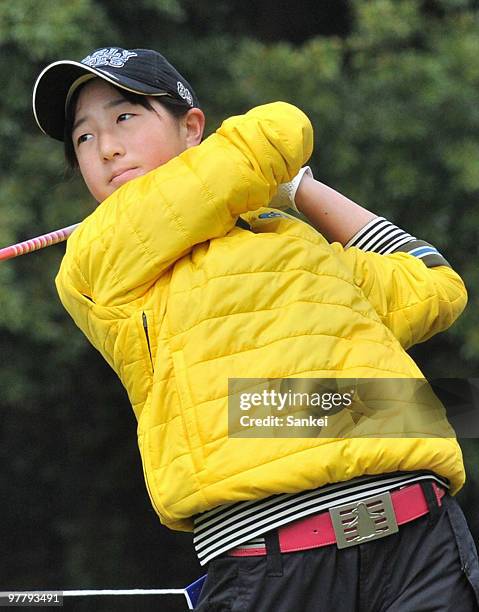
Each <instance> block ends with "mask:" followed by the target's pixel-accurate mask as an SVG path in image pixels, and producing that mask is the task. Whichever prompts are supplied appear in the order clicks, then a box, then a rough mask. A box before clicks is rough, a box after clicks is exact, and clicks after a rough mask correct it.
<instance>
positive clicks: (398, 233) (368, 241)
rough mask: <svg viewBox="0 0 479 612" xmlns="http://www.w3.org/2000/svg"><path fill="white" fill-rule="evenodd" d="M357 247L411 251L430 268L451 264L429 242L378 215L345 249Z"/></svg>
mask: <svg viewBox="0 0 479 612" xmlns="http://www.w3.org/2000/svg"><path fill="white" fill-rule="evenodd" d="M349 247H356V248H358V249H361V250H362V251H371V252H373V253H379V254H380V255H389V253H397V252H403V253H409V254H410V255H413V256H414V257H417V258H418V259H421V260H422V261H423V262H424V263H425V265H426V266H427V267H428V268H434V267H435V266H449V267H451V266H450V264H449V262H448V261H447V260H446V259H445V258H444V257H443V256H442V255H441V253H439V251H438V250H437V249H436V248H435V247H433V246H432V245H431V244H429V243H428V242H425V241H424V240H418V239H417V238H416V237H415V236H411V234H408V233H407V232H405V231H404V230H402V229H400V228H399V227H397V226H396V225H394V224H393V223H391V222H390V221H388V220H387V219H385V218H384V217H376V219H373V220H372V221H370V222H369V223H368V224H366V225H365V226H364V227H363V228H361V229H360V230H359V232H357V233H356V234H355V235H354V236H353V237H352V238H351V239H350V240H349V241H348V243H347V244H346V245H345V247H344V248H345V249H347V248H349Z"/></svg>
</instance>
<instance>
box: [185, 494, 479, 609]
mask: <svg viewBox="0 0 479 612" xmlns="http://www.w3.org/2000/svg"><path fill="white" fill-rule="evenodd" d="M196 610H197V611H198V612H206V611H210V612H213V611H214V612H226V611H231V612H240V611H242V612H246V611H247V612H301V611H303V610H304V611H307V612H309V611H310V610H311V611H318V612H333V611H334V612H336V611H337V610H339V611H341V612H343V611H344V612H380V611H386V610H387V611H389V612H426V611H428V612H445V611H446V610H447V611H454V612H472V611H477V610H479V563H478V557H477V551H476V547H475V545H474V542H473V540H472V536H471V534H470V531H469V528H468V526H467V524H466V521H465V519H464V515H463V513H462V510H461V509H460V507H459V505H458V504H457V502H456V501H455V500H454V499H453V498H451V497H449V496H448V495H446V496H445V497H444V499H443V504H442V506H441V507H440V508H439V509H438V510H437V511H436V512H435V513H433V514H430V515H427V516H424V517H421V518H419V519H416V520H415V521H412V522H411V523H408V524H406V525H402V526H401V527H399V532H398V533H395V534H392V535H389V536H387V537H384V538H382V539H380V540H374V541H371V542H368V543H365V544H360V545H358V546H354V547H351V548H346V549H343V550H339V549H338V548H337V547H336V546H335V545H331V546H324V547H322V548H316V549H312V550H306V551H303V552H293V553H284V554H280V555H274V554H273V555H271V554H269V555H268V556H263V557H226V556H222V557H219V558H217V559H214V560H213V561H211V562H210V564H209V566H208V577H207V579H206V582H205V584H204V586H203V590H202V592H201V596H200V600H199V603H198V606H197V608H196Z"/></svg>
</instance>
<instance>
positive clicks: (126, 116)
mask: <svg viewBox="0 0 479 612" xmlns="http://www.w3.org/2000/svg"><path fill="white" fill-rule="evenodd" d="M149 101H150V102H151V105H152V106H153V108H154V111H152V110H150V109H147V108H144V107H143V106H141V105H138V104H132V103H131V102H128V101H127V100H125V98H123V97H122V96H121V95H120V94H119V93H118V91H117V90H116V89H115V88H114V87H112V86H111V85H109V84H108V83H106V82H105V81H102V80H100V79H94V80H92V81H91V82H90V83H87V84H86V85H85V86H84V87H83V89H82V91H81V92H80V95H79V97H78V102H77V105H76V109H75V119H74V122H73V130H72V141H73V146H74V149H75V153H76V156H77V159H78V164H79V167H80V171H81V173H82V176H83V179H84V180H85V183H86V185H87V187H88V189H89V190H90V193H91V194H92V195H93V197H94V198H95V199H96V200H97V201H98V202H102V201H103V200H104V199H105V198H107V197H108V196H109V195H111V194H112V193H113V192H114V191H115V190H116V189H118V187H120V186H121V185H123V184H124V183H126V182H128V181H130V180H132V179H134V178H136V177H138V176H142V175H143V174H146V173H147V172H149V171H150V170H153V169H154V168H157V167H158V166H161V165H162V164H164V163H166V162H167V161H169V160H170V159H172V158H173V157H175V156H176V155H179V154H180V153H181V152H182V151H184V150H185V149H186V148H187V139H186V130H185V128H184V126H183V122H182V120H181V118H180V119H176V118H174V117H173V116H172V115H170V113H169V112H168V111H167V110H165V108H164V107H162V106H161V104H159V103H158V102H157V101H156V100H155V99H154V98H149Z"/></svg>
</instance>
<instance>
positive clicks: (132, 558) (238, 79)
mask: <svg viewBox="0 0 479 612" xmlns="http://www.w3.org/2000/svg"><path fill="white" fill-rule="evenodd" d="M478 18H479V14H478V7H477V3H476V2H473V1H467V0H425V1H424V2H418V1H412V0H400V1H394V0H364V1H360V0H349V1H347V0H337V1H334V0H325V1H318V0H304V1H303V2H302V3H300V4H299V5H298V4H294V3H291V2H285V1H284V0H281V1H278V0H261V1H257V2H250V3H246V2H241V1H240V0H225V1H223V2H217V1H216V2H213V1H211V0H136V1H135V2H131V0H129V1H128V2H127V1H126V0H71V1H70V2H60V3H56V2H51V1H50V0H17V1H16V2H9V3H6V2H5V3H1V4H0V51H1V52H0V74H2V75H3V78H2V88H1V90H0V109H1V113H0V160H1V163H0V176H1V181H0V212H1V219H2V223H1V224H0V244H1V245H7V244H11V243H14V242H18V241H19V240H21V239H25V238H27V237H31V236H35V235H38V234H40V233H43V232H46V231H49V230H51V229H56V228H59V227H63V226H65V225H70V224H72V223H75V222H77V221H80V220H81V219H82V218H84V217H85V216H86V215H87V214H88V213H89V212H90V211H91V210H92V209H93V206H94V204H93V202H92V201H91V198H90V197H89V196H88V194H87V193H86V190H85V189H84V187H83V185H82V184H81V181H80V180H79V179H78V178H65V176H64V170H63V168H64V164H63V160H62V150H61V146H60V145H56V144H55V143H53V142H52V141H50V140H49V139H47V138H45V137H43V136H42V135H41V134H40V133H39V131H38V130H37V128H36V126H35V124H34V120H33V117H32V113H31V106H30V105H31V90H32V86H33V83H34V80H35V77H36V76H37V74H38V73H39V71H40V70H41V69H42V68H43V67H44V66H45V65H46V64H47V63H49V62H50V61H54V60H56V59H61V58H71V59H81V58H82V57H84V56H85V55H87V54H88V53H89V52H90V51H91V50H92V49H94V48H96V47H101V46H105V45H118V46H123V47H151V48H156V49H158V50H159V51H161V52H163V53H164V54H165V55H166V56H167V57H168V58H169V59H170V60H171V61H172V62H173V63H174V64H176V65H177V66H178V68H179V69H180V70H181V71H182V72H184V73H185V75H187V76H188V78H189V80H190V81H191V82H192V83H193V84H194V86H195V88H196V90H197V93H198V95H199V97H200V100H201V102H202V106H203V108H204V110H205V111H206V114H207V117H208V124H207V127H208V131H209V132H211V131H213V130H214V129H215V128H216V127H217V126H218V124H219V123H220V122H221V120H222V119H224V118H226V117H227V116H229V115H231V114H235V113H239V112H243V111H245V110H247V109H248V108H250V107H252V106H254V105H256V104H260V103H264V102H267V101H271V100H274V99H284V100H288V101H290V102H293V103H295V104H297V105H298V106H300V107H301V108H303V109H304V110H305V112H306V113H307V114H308V115H309V116H310V117H311V119H312V121H313V123H314V125H315V130H316V149H315V153H314V156H313V159H312V166H313V168H314V171H315V174H316V176H317V177H318V178H320V180H323V181H325V182H327V183H329V184H331V185H332V186H333V187H336V188H338V189H339V190H341V191H342V192H343V193H346V194H347V195H349V196H350V197H352V198H353V199H355V200H357V201H359V202H361V203H363V204H365V205H366V206H369V207H370V208H371V209H373V210H375V211H377V212H378V213H380V214H383V215H385V216H387V217H388V218H390V219H392V220H394V221H396V222H397V223H398V224H399V225H401V226H402V227H404V228H406V229H408V230H410V231H411V232H413V233H415V234H416V235H418V236H421V237H424V238H425V239H429V240H430V241H431V242H433V243H434V244H436V245H437V246H438V247H439V248H440V249H442V250H443V251H444V252H445V253H446V254H447V257H448V259H449V260H450V261H451V263H452V264H453V265H454V266H455V267H456V268H457V269H458V270H459V271H460V272H461V274H462V275H463V277H464V278H465V280H466V283H467V285H468V288H469V292H470V302H469V306H468V308H467V310H466V312H465V313H464V315H463V316H462V318H461V319H460V320H459V321H458V323H456V325H455V326H454V327H453V328H452V329H451V330H449V331H448V332H447V333H444V334H441V335H439V336H438V337H436V338H434V339H433V340H431V341H429V342H427V343H425V344H424V345H421V346H418V347H415V348H414V349H413V350H412V351H411V352H412V354H413V356H414V358H415V359H416V360H417V361H418V363H419V365H420V366H421V368H422V369H423V371H424V372H425V374H427V375H428V376H429V377H431V378H441V377H454V378H462V379H465V378H474V377H476V378H477V377H478V374H477V372H478V365H479V325H478V319H477V307H478V287H479V267H478V257H477V256H478V248H477V238H478V228H479V206H478V194H479V138H478V135H479V134H478V131H479V106H478V104H477V92H478V91H479V63H478V62H477V58H478V56H479V37H478ZM62 252H63V246H57V247H52V248H49V249H45V250H43V251H41V252H39V253H37V254H35V255H29V256H27V257H21V258H18V259H16V260H12V261H10V262H7V263H3V264H1V265H0V286H1V287H2V291H1V292H0V339H1V348H2V363H1V368H0V392H1V393H0V410H1V414H2V419H1V421H0V436H1V438H0V440H1V445H0V456H1V466H2V469H1V470H0V486H1V492H2V495H1V514H0V519H1V520H0V537H1V544H2V552H3V554H2V555H1V557H0V570H1V571H0V576H1V578H0V580H1V585H0V590H7V589H15V588H16V589H57V590H61V589H79V588H107V587H111V588H128V587H130V588H131V587H144V588H146V587H157V588H164V587H176V588H180V587H183V586H184V585H185V584H187V583H188V582H190V581H192V580H194V579H195V578H196V577H198V576H199V575H200V574H201V573H202V569H201V568H200V567H199V565H198V563H197V561H196V559H195V557H194V555H193V553H192V546H191V542H190V536H189V535H188V534H181V533H173V532H170V531H168V530H166V529H165V528H163V527H161V526H160V525H159V522H158V520H157V517H156V515H155V514H154V512H153V510H152V509H151V507H150V504H149V500H148V498H147V494H146V491H145V487H144V484H143V478H142V469H141V464H140V460H139V456H138V451H137V446H136V422H135V420H134V417H133V414H132V411H131V409H130V407H129V404H128V401H127V398H126V394H125V392H124V391H123V389H122V388H121V385H120V383H119V382H118V380H117V379H116V377H115V375H114V374H113V372H111V371H110V370H109V368H108V366H107V365H106V364H105V363H103V361H102V359H101V358H100V357H99V355H97V354H96V352H95V351H94V350H93V349H92V348H91V347H90V346H89V345H88V344H87V343H86V341H85V340H84V339H83V337H82V335H81V334H80V332H79V331H78V330H77V329H76V328H75V326H74V325H73V323H72V322H71V321H70V319H69V318H68V316H67V315H66V314H65V313H64V312H63V310H62V308H61V306H60V304H59V301H58V298H57V296H56V293H55V290H54V285H53V280H54V277H55V273H56V270H57V269H58V265H59V262H60V259H61V256H62ZM461 444H462V447H463V450H464V455H465V459H466V465H467V470H468V478H469V480H468V483H467V485H466V487H465V488H464V489H463V491H462V492H461V494H460V495H459V499H460V501H461V504H462V505H463V508H464V510H465V512H466V514H467V516H468V519H469V522H470V524H471V528H472V530H473V534H474V536H475V538H476V541H479V522H478V518H477V507H478V503H479V495H478V487H477V484H478V481H479V468H478V465H479V444H478V441H477V439H474V438H470V439H463V440H461ZM65 607H66V608H67V609H70V608H71V609H78V610H132V609H134V610H158V609H159V610H182V609H185V605H184V601H183V600H182V599H181V598H174V597H168V598H162V599H161V600H160V599H158V598H154V597H149V598H144V599H141V601H140V600H139V599H135V600H132V599H131V598H128V599H126V598H125V599H116V600H115V601H112V599H111V598H109V599H105V600H101V599H100V598H96V599H95V600H91V599H86V598H85V599H77V600H70V601H69V602H67V603H66V604H65Z"/></svg>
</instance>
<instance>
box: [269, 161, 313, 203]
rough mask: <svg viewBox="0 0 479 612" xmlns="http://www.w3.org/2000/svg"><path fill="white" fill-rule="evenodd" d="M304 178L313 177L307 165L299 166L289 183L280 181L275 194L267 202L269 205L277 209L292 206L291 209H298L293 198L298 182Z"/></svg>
mask: <svg viewBox="0 0 479 612" xmlns="http://www.w3.org/2000/svg"><path fill="white" fill-rule="evenodd" d="M304 178H306V179H307V178H311V179H312V178H313V173H312V172H311V168H310V167H309V166H305V167H304V168H301V170H300V171H299V172H298V174H297V175H296V176H295V177H294V179H293V180H292V181H290V182H289V183H282V184H281V185H279V187H278V191H277V192H276V195H275V196H274V197H273V199H272V200H271V202H270V203H269V205H270V207H271V208H277V209H278V210H285V209H286V208H292V209H293V210H296V211H298V209H297V208H296V204H295V201H294V198H295V196H296V191H297V190H298V187H299V184H300V183H301V181H302V180H303V179H304Z"/></svg>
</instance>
